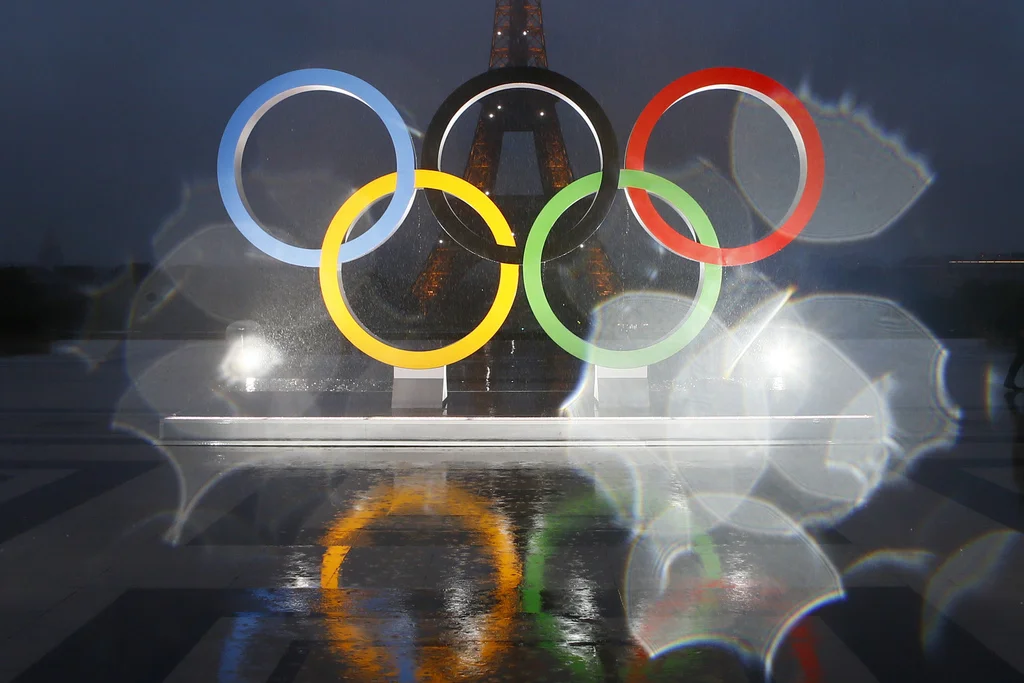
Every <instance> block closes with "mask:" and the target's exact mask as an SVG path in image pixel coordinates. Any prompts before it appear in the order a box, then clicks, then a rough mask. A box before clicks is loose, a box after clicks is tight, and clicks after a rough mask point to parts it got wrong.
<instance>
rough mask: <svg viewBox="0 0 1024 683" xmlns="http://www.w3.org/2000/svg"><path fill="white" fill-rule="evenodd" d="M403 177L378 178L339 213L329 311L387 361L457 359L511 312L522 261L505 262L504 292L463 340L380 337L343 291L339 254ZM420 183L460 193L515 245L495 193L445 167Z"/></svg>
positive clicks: (325, 278)
mask: <svg viewBox="0 0 1024 683" xmlns="http://www.w3.org/2000/svg"><path fill="white" fill-rule="evenodd" d="M397 182H398V174H397V173H390V174H388V175H386V176H382V177H380V178H377V179H376V180H374V181H372V182H370V183H369V184H368V185H365V186H363V187H362V188H361V189H359V190H358V191H357V192H356V193H355V194H353V195H352V196H351V197H349V198H348V200H347V201H346V202H345V203H344V204H342V205H341V208H340V209H338V212H337V213H336V214H334V218H333V219H331V224H330V225H329V226H328V228H327V234H326V235H324V244H323V248H322V249H321V251H320V291H321V292H322V293H323V297H324V303H325V304H327V311H328V312H329V313H330V314H331V318H332V319H333V320H334V323H335V324H336V325H337V326H338V329H339V330H341V333H342V334H343V335H345V337H346V338H347V339H348V340H349V341H350V342H352V344H353V345H354V346H355V347H356V348H357V349H359V350H360V351H362V352H363V353H365V354H366V355H368V356H370V357H371V358H374V359H376V360H379V361H380V362H381V363H386V364H387V365H394V366H396V367H403V368H411V369H416V370H425V369H428V368H439V367H442V366H445V365H451V364H452V363H457V362H459V361H460V360H462V359H463V358H465V357H466V356H469V355H470V354H472V353H474V352H476V351H477V350H479V349H480V347H482V346H483V345H484V344H486V343H487V342H488V341H489V340H490V339H491V337H493V336H494V335H495V334H496V333H497V332H498V329H499V328H500V327H501V326H502V324H503V323H504V322H505V319H506V318H508V315H509V313H510V312H511V311H512V304H513V303H514V302H515V299H516V290H517V289H518V288H519V266H518V265H516V264H513V263H502V264H501V276H500V279H499V280H498V293H497V294H496V295H495V297H494V303H492V304H491V308H490V310H489V311H487V315H485V316H484V319H483V320H481V321H480V324H479V325H477V326H476V328H475V329H474V330H473V331H472V332H470V333H469V334H467V335H466V336H465V337H463V338H462V339H460V340H458V341H457V342H454V343H452V344H449V345H448V346H442V347H441V348H439V349H433V350H430V351H408V350H406V349H399V348H396V347H394V346H391V345H390V344H387V343H385V342H383V341H381V340H380V339H378V338H377V337H375V336H374V335H373V334H371V333H370V332H369V331H367V330H366V328H364V327H363V326H362V324H361V323H360V322H359V321H358V320H356V318H355V316H354V315H353V314H352V311H351V310H349V307H348V304H347V302H346V301H345V295H344V294H343V293H342V291H341V278H340V277H339V275H340V264H339V262H338V255H339V252H340V250H341V245H342V243H344V241H345V237H346V235H348V233H349V231H350V230H351V229H352V226H353V225H355V223H356V221H357V220H358V219H359V217H360V216H361V215H362V214H363V212H364V211H366V209H368V208H369V207H370V205H371V204H373V203H374V202H375V201H377V200H378V199H380V198H381V197H384V196H385V195H388V194H391V193H393V192H394V191H395V188H396V186H397ZM415 184H416V187H417V188H427V189H431V190H441V191H442V192H447V193H448V194H450V195H452V196H454V197H458V198H459V199H461V200H462V201H464V202H466V203H467V204H469V205H470V206H471V207H473V208H474V209H476V211H477V213H479V214H480V216H481V218H483V219H484V222H485V223H487V227H488V228H490V229H491V233H492V234H493V235H494V240H495V242H497V243H498V244H500V245H502V246H506V247H514V246H515V239H514V237H513V236H512V229H511V228H510V227H509V225H508V221H507V220H505V217H504V216H503V215H502V214H501V211H500V210H499V209H498V207H497V206H495V204H494V202H493V201H491V198H490V197H488V196H487V195H485V194H484V193H483V192H481V191H480V190H479V189H477V188H476V187H474V186H473V185H470V184H469V183H468V182H466V181H465V180H463V179H462V178H459V177H457V176H453V175H450V174H448V173H442V172H441V171H427V170H417V171H416V183H415Z"/></svg>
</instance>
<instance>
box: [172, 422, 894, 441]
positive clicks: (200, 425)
mask: <svg viewBox="0 0 1024 683" xmlns="http://www.w3.org/2000/svg"><path fill="white" fill-rule="evenodd" d="M840 421H842V422H843V423H844V426H843V428H842V429H839V430H837V429H836V427H837V425H838V423H839V422H840ZM851 421H853V422H855V423H857V422H860V423H863V424H864V429H863V430H861V429H857V428H856V427H855V426H852V425H850V424H849V423H850V422H851ZM874 422H875V421H874V418H872V417H871V416H869V415H815V416H800V417H757V416H735V417H733V416H729V417H675V418H659V417H603V418H602V417H593V418H591V417H583V418H568V417H548V418H544V417H542V418H515V417H235V418H222V417H190V416H184V415H177V416H172V417H167V418H164V419H163V421H162V422H161V425H160V439H161V440H162V441H164V442H165V443H185V444H210V445H252V446H260V445H266V446H280V445H301V444H310V445H336V446H415V447H419V448H446V447H460V446H501V447H506V446H527V447H529V446H537V447H550V446H559V445H566V446H571V445H584V446H601V445H615V446H623V445H629V444H636V445H672V444H679V445H692V446H696V445H702V444H707V445H728V444H775V445H782V444H787V443H789V444H805V443H838V442H837V441H836V440H835V439H836V437H835V434H836V432H837V431H838V432H839V433H841V434H843V435H850V434H863V439H865V441H851V440H850V438H849V437H844V438H843V440H842V441H841V442H842V443H845V444H851V443H869V441H867V439H870V435H871V429H869V427H870V426H871V425H872V424H874Z"/></svg>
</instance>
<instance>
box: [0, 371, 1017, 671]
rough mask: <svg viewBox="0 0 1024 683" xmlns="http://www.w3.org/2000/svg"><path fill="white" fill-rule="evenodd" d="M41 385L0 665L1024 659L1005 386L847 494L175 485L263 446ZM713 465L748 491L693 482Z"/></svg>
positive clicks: (296, 459) (551, 485)
mask: <svg viewBox="0 0 1024 683" xmlns="http://www.w3.org/2000/svg"><path fill="white" fill-rule="evenodd" d="M1001 361H1002V359H1001V358H1000V359H995V362H997V363H999V362H1001ZM52 362H53V361H52V360H51V361H46V360H42V359H37V360H35V361H25V362H20V363H18V364H15V363H14V362H13V361H10V362H5V364H4V367H3V371H4V378H5V380H6V381H7V382H8V386H13V385H14V383H15V381H22V380H23V379H24V377H37V378H38V377H39V376H40V373H41V372H42V370H43V369H44V368H49V370H47V371H46V372H49V371H50V370H52ZM33 363H36V365H33ZM47 363H50V364H47ZM26 368H28V369H26ZM69 368H70V366H69ZM68 372H69V373H70V372H71V370H70V369H69V370H68ZM99 372H100V373H102V372H103V371H102V369H101V370H100V371H99ZM43 374H45V373H43ZM72 374H73V373H72ZM18 377H21V378H22V380H18ZM75 377H78V375H75ZM50 381H51V384H50V390H49V391H42V390H39V391H38V392H37V393H36V394H33V393H32V392H33V390H34V389H33V387H32V385H24V386H25V390H24V392H22V393H21V394H20V395H19V396H18V397H17V398H15V397H13V396H10V395H8V396H7V397H5V399H4V401H5V403H4V407H3V420H4V423H3V424H4V432H3V439H2V443H0V509H2V510H0V511H2V514H0V576H2V577H3V581H2V582H0V615H2V618H0V680H4V681H7V680H13V681H19V682H28V681H32V682H35V681H65V680H97V681H99V680H102V681H105V682H110V683H113V682H120V681H124V682H131V683H149V682H152V683H157V682H160V681H172V682H177V681H182V682H184V681H189V682H191V681H245V682H250V681H251V682H260V683H263V682H278V683H280V682H284V681H295V682H305V681H335V680H353V681H382V680H394V681H415V680H427V681H462V680H465V681H476V680H481V681H483V680H486V681H491V680H509V681H519V680H526V681H533V680H536V681H760V680H765V679H766V678H767V679H770V680H776V681H793V682H796V681H804V682H807V683H810V682H812V681H827V682H830V683H831V682H832V681H857V682H860V681H918V680H920V681H1015V680H1021V679H1022V675H1021V672H1022V671H1024V655H1022V653H1021V649H1020V647H1019V643H1020V642H1022V636H1024V583H1022V580H1021V578H1020V577H1021V576H1022V575H1024V574H1022V570H1024V545H1022V544H1021V543H1020V542H1019V541H1020V532H1021V529H1022V524H1024V506H1022V503H1021V497H1020V489H1019V488H1018V485H1019V480H1020V472H1021V469H1020V467H1019V464H1020V459H1015V458H1014V451H1015V446H1016V445H1017V443H1018V441H1019V440H1020V439H1022V438H1024V437H1022V434H1024V430H1021V424H1020V420H1019V419H1015V416H1014V414H1013V413H1012V412H1010V411H1009V409H1008V407H1007V406H1004V405H996V406H988V407H986V406H984V405H983V403H984V402H983V401H981V400H980V399H979V400H977V401H975V402H974V403H971V402H970V401H967V400H964V399H963V397H958V398H960V399H961V401H960V402H961V405H962V406H963V407H964V411H965V412H964V416H965V417H964V421H963V424H962V426H961V431H960V436H959V439H958V441H957V443H956V444H955V445H952V446H951V447H949V448H945V449H938V448H936V449H933V450H930V451H928V452H924V453H922V454H920V455H919V456H917V457H916V459H914V460H913V461H912V462H910V463H907V466H906V467H905V468H903V469H902V470H901V471H898V472H893V473H892V474H891V475H890V476H889V477H887V478H886V479H885V480H884V481H881V482H878V483H877V486H873V487H872V488H871V490H870V494H869V495H866V496H865V497H864V498H863V499H858V500H856V501H852V502H851V501H849V500H847V499H846V498H843V497H842V496H841V495H839V494H834V495H833V496H832V497H831V498H830V500H829V501H826V502H825V503H823V502H822V501H821V500H819V499H818V498H815V497H814V496H812V495H811V494H809V493H808V492H807V490H806V489H807V487H806V486H805V487H801V486H796V487H793V486H792V484H793V483H794V481H796V482H797V483H799V476H796V475H797V474H799V470H798V469H794V468H792V467H791V466H788V465H786V461H785V458H781V457H778V456H777V455H776V456H773V458H774V460H773V462H774V463H775V464H777V465H779V466H778V467H777V468H768V469H767V470H763V471H762V470H758V471H757V473H756V474H757V476H755V477H753V478H752V479H750V480H749V481H748V480H746V479H744V476H745V475H744V471H743V468H741V467H737V466H733V465H734V464H735V457H733V455H730V453H729V451H728V450H726V449H716V448H715V447H712V446H704V447H700V448H690V449H680V448H675V449H672V448H661V449H658V448H651V447H644V446H642V445H639V444H638V445H637V446H635V447H632V448H626V447H621V446H620V447H616V448H596V447H595V448H586V449H585V448H569V447H561V448H552V447H536V448H519V449H512V448H500V447H492V448H486V449H462V450H457V451H450V450H449V451H445V450H440V449H429V448H427V449H401V448H386V449H384V448H378V449H373V448H364V449H356V448H347V449H331V448H320V449H317V448H309V449H291V450H289V449H287V448H279V449H278V450H279V453H278V457H277V458H276V459H275V460H274V462H276V463H277V465H273V466H271V465H267V464H266V461H264V464H263V465H261V466H260V467H258V468H239V469H228V468H225V469H224V471H223V472H222V473H221V474H220V475H219V476H216V477H213V478H211V479H209V480H207V481H205V482H202V485H200V486H196V482H195V481H192V482H188V483H189V484H190V486H191V488H190V489H188V490H191V491H193V492H195V493H196V494H197V495H195V496H194V497H193V496H187V497H186V498H183V495H184V494H183V492H184V491H185V490H186V489H185V487H184V484H185V483H186V482H185V479H186V474H185V473H186V472H188V471H189V464H190V463H194V462H196V461H202V462H217V461H218V459H223V460H225V461H231V462H237V460H238V459H239V457H240V456H242V457H243V459H244V455H245V453H244V449H242V452H228V450H229V449H225V448H219V449H217V448H208V447H168V446H162V447H157V446H155V445H154V444H151V443H148V442H146V441H145V440H144V439H142V438H139V436H138V435H130V434H123V433H118V432H111V431H110V430H109V419H110V411H109V408H106V407H105V405H110V401H109V400H108V399H111V398H114V397H116V396H117V395H119V392H120V391H121V390H122V389H123V387H118V386H114V387H111V388H110V389H109V392H108V393H109V396H107V395H106V394H103V392H104V391H107V390H105V389H102V386H103V383H102V382H97V376H96V375H95V374H93V375H91V376H89V377H86V376H85V375H82V378H81V380H80V383H79V384H75V383H73V382H65V383H64V384H62V385H61V387H62V389H61V390H60V391H54V388H53V387H54V386H55V385H54V384H53V383H54V382H56V381H57V380H55V379H53V378H52V377H51V380H50ZM76 381H78V380H76ZM86 386H88V387H89V389H88V390H85V389H84V387H86ZM76 387H77V389H76ZM55 396H56V397H57V398H54V397H55ZM60 402H63V404H62V405H57V404H58V403H60ZM986 408H987V409H988V412H989V413H990V414H989V415H986ZM993 411H994V412H993ZM716 459H717V460H730V462H733V465H731V466H730V467H729V468H728V469H727V471H728V473H729V476H730V477H731V478H732V479H731V481H733V482H737V481H740V482H742V483H741V484H736V485H735V486H734V487H733V488H732V489H730V490H732V491H733V492H734V493H735V492H742V494H743V495H732V496H724V497H723V496H719V497H718V498H715V497H713V496H712V497H706V498H704V499H700V496H695V495H693V487H692V486H690V488H687V486H689V485H692V484H693V481H694V477H695V476H696V475H694V474H693V473H694V472H700V471H703V470H702V469H701V468H705V469H706V467H707V463H708V462H715V461H716ZM667 462H669V463H671V464H672V467H666V463H667ZM787 467H788V469H787ZM680 473H681V475H680V476H679V477H678V478H677V477H676V476H675V475H678V474H680ZM727 488H728V487H727ZM819 498H820V496H819ZM836 501H839V503H837V502H836ZM826 503H827V504H826ZM812 518H813V519H812Z"/></svg>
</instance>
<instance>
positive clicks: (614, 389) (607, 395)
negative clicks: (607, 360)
mask: <svg viewBox="0 0 1024 683" xmlns="http://www.w3.org/2000/svg"><path fill="white" fill-rule="evenodd" d="M594 400H595V402H596V403H597V410H598V413H599V414H601V413H603V414H605V415H615V414H622V413H623V412H630V413H632V412H636V411H645V414H646V411H649V410H650V408H651V394H650V390H649V387H648V384H647V366H646V365H645V366H644V367H642V368H628V369H625V370H620V369H617V368H606V367H602V366H600V365H595V366H594Z"/></svg>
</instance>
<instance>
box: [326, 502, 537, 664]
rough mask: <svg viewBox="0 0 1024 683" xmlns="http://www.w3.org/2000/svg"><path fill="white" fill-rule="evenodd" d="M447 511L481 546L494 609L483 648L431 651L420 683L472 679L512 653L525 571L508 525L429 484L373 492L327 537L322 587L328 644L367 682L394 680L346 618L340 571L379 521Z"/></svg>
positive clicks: (485, 623) (380, 655) (480, 505)
mask: <svg viewBox="0 0 1024 683" xmlns="http://www.w3.org/2000/svg"><path fill="white" fill-rule="evenodd" d="M417 507H418V508H420V509H424V508H428V509H434V510H444V511H446V512H448V513H449V514H455V515H458V516H459V518H460V519H461V520H462V521H463V522H464V523H465V524H466V526H468V527H469V528H470V529H471V530H472V531H474V532H476V533H477V534H478V535H479V536H480V537H481V538H482V539H483V541H484V547H485V548H487V550H488V553H489V555H490V556H491V562H492V564H493V567H494V584H495V587H494V607H493V608H492V609H491V611H490V612H489V613H488V614H487V616H486V617H484V619H483V620H482V627H481V629H480V636H479V646H478V648H476V649H475V651H463V652H460V653H459V654H458V656H456V657H454V658H453V657H450V656H447V652H446V651H447V650H448V648H430V649H429V651H428V652H427V653H425V655H424V657H423V661H422V663H421V665H420V667H419V669H420V670H419V672H418V678H419V679H420V680H427V681H439V682H442V681H443V682H447V681H453V680H461V679H464V678H467V677H473V676H475V675H477V674H479V673H481V672H482V671H484V670H485V669H484V665H485V664H487V662H488V661H489V660H490V659H492V658H493V657H494V656H495V655H497V654H498V653H499V652H501V651H502V650H505V649H507V647H508V641H509V632H510V631H511V627H512V620H513V618H514V617H515V614H516V612H517V611H518V609H519V593H518V590H517V588H518V586H519V582H520V580H521V579H522V574H523V572H522V565H521V563H520V561H519V556H518V554H517V553H516V548H515V544H514V542H513V538H512V532H511V531H510V530H509V524H508V520H507V519H505V518H504V517H503V516H502V515H501V514H499V513H497V512H494V511H493V510H491V509H490V507H489V506H488V505H487V501H486V500H485V499H484V498H481V497H479V496H475V495H473V494H471V493H468V492H466V491H461V490H459V489H456V488H454V487H449V486H444V487H443V488H433V487H428V486H427V485H415V486H408V485H406V486H399V487H394V486H389V487H380V488H379V489H377V490H376V491H371V492H370V494H369V495H368V496H367V500H366V502H364V503H363V504H361V505H359V506H357V507H356V508H355V510H353V511H352V512H351V513H349V514H348V515H346V516H345V517H344V518H342V519H341V520H339V521H338V522H337V523H336V524H335V525H334V526H332V527H331V528H330V529H329V530H328V531H327V533H326V534H325V535H324V539H323V541H322V543H323V544H324V545H325V546H327V549H326V551H325V552H324V556H323V560H322V562H321V564H320V588H321V589H323V602H324V605H323V607H324V612H325V614H326V615H327V620H326V622H327V631H328V633H329V635H330V638H331V641H332V643H333V644H335V645H336V646H337V647H339V649H342V650H344V654H345V657H346V659H348V661H350V662H352V663H354V664H356V665H357V666H359V667H360V669H361V670H362V671H363V673H365V674H366V676H367V677H368V679H371V680H375V681H379V680H391V679H393V678H395V677H396V673H397V672H395V671H394V670H393V666H392V665H391V664H390V657H389V653H388V649H387V648H386V647H384V646H381V645H375V644H374V642H373V638H372V637H370V636H369V635H367V634H366V633H364V632H363V630H362V629H361V628H360V627H359V626H358V625H357V622H356V621H355V620H354V619H352V618H351V616H350V615H349V613H348V607H347V604H346V602H347V596H348V592H347V591H346V590H338V588H339V586H340V583H341V580H340V577H341V567H342V564H343V563H344V562H345V558H346V557H347V556H348V553H349V551H350V550H351V549H352V543H353V541H354V540H355V539H356V538H357V536H358V535H359V533H360V532H361V531H362V530H363V529H364V528H365V527H366V526H367V525H369V524H370V523H372V522H373V521H374V520H376V519H378V518H380V517H384V516H386V515H389V514H397V515H400V514H403V513H408V512H410V511H412V510H413V509H415V508H417Z"/></svg>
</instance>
